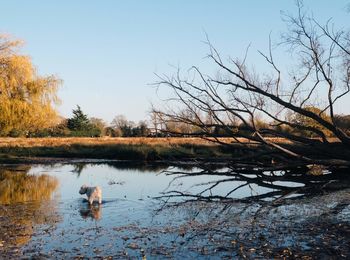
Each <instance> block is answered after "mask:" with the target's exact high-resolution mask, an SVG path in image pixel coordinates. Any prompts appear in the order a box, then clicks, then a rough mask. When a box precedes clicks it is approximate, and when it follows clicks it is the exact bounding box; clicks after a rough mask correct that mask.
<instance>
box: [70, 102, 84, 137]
mask: <svg viewBox="0 0 350 260" xmlns="http://www.w3.org/2000/svg"><path fill="white" fill-rule="evenodd" d="M89 125H90V121H89V118H88V116H87V115H86V114H84V113H83V111H82V110H81V108H80V106H79V105H77V108H76V109H73V117H72V118H69V119H68V122H67V126H68V128H69V129H70V130H71V131H86V130H87V129H88V128H89Z"/></svg>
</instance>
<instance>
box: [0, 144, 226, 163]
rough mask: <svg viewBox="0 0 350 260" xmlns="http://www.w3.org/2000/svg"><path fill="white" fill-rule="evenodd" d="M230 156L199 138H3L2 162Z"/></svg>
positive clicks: (184, 158) (148, 159) (211, 158)
mask: <svg viewBox="0 0 350 260" xmlns="http://www.w3.org/2000/svg"><path fill="white" fill-rule="evenodd" d="M231 140H232V139H228V138H226V139H222V140H221V141H224V142H231ZM230 156H231V153H230V152H228V151H225V150H224V148H223V147H222V146H219V145H217V144H215V143H213V142H210V141H206V140H203V139H200V138H0V161H2V162H11V161H18V160H24V159H28V158H39V157H40V158H88V159H111V160H142V161H155V160H188V159H193V158H199V159H204V160H217V159H225V158H226V159H227V158H228V157H230Z"/></svg>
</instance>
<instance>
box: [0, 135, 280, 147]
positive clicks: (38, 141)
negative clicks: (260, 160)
mask: <svg viewBox="0 0 350 260" xmlns="http://www.w3.org/2000/svg"><path fill="white" fill-rule="evenodd" d="M219 140H220V141H221V142H226V143H231V142H233V139H232V138H219ZM240 141H242V142H248V141H247V140H246V139H244V138H240ZM273 141H277V142H285V141H286V140H284V139H282V138H273ZM75 144H80V145H118V144H120V145H151V146H159V145H164V146H168V145H183V144H189V145H216V144H215V143H213V142H211V141H208V140H204V139H202V138H197V137H196V138H187V137H186V138H183V137H168V138H154V137H114V138H111V137H101V138H89V137H64V138H63V137H56V138H0V147H40V146H46V147H47V146H52V147H55V146H69V145H75Z"/></svg>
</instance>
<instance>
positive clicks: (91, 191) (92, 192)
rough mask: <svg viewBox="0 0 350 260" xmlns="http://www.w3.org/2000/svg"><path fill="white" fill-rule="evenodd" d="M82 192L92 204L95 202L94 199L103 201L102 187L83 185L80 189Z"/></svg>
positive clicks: (99, 201)
mask: <svg viewBox="0 0 350 260" xmlns="http://www.w3.org/2000/svg"><path fill="white" fill-rule="evenodd" d="M79 193H80V194H86V196H87V197H88V201H89V203H90V205H92V203H93V202H94V200H98V203H99V204H101V203H102V191H101V188H100V187H98V186H96V187H88V186H86V185H83V186H81V188H80V190H79Z"/></svg>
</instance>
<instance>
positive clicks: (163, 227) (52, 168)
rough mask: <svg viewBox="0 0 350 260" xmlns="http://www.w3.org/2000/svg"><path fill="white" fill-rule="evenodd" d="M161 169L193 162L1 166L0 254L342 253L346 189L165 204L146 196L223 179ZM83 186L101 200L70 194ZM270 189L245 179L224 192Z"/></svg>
mask: <svg viewBox="0 0 350 260" xmlns="http://www.w3.org/2000/svg"><path fill="white" fill-rule="evenodd" d="M164 170H172V171H186V172H195V170H196V169H187V170H184V169H179V168H170V169H169V168H168V167H164V166H152V167H145V166H143V167H136V166H133V165H128V166H125V165H123V166H121V165H110V164H89V163H76V164H56V165H25V166H23V165H22V166H12V167H2V168H1V170H0V174H2V175H0V176H2V177H0V180H1V184H0V185H1V186H0V188H1V192H0V210H1V211H2V212H4V213H3V214H2V215H1V217H0V227H1V230H2V231H3V232H2V233H1V234H0V256H5V257H10V256H13V257H19V258H21V257H40V256H41V257H44V258H62V257H78V258H79V257H81V258H83V257H103V258H127V257H139V258H141V257H148V258H164V257H171V258H174V257H175V258H184V257H185V258H191V257H192V258H210V259H212V258H232V257H242V258H243V257H264V258H272V257H278V256H280V257H283V256H288V255H289V256H291V254H293V256H295V255H298V254H299V256H302V255H306V256H308V255H309V256H314V255H322V254H324V255H330V254H334V255H336V256H338V257H340V258H341V257H346V256H347V254H348V253H349V248H348V244H349V237H350V236H348V235H350V233H349V219H350V208H349V198H350V195H349V191H348V190H343V191H340V192H336V193H332V194H325V195H323V196H319V197H313V198H310V199H301V200H297V201H293V202H290V203H286V204H283V205H278V206H276V205H262V204H259V203H250V204H249V203H248V204H247V203H241V202H236V203H234V202H230V203H228V202H225V203H224V202H222V203H219V202H215V203H214V202H205V201H198V200H193V199H191V200H192V201H191V202H187V203H184V204H181V203H179V204H176V206H172V207H168V206H169V204H168V203H164V200H160V199H154V198H155V197H159V196H161V195H162V194H163V192H164V191H172V190H175V191H181V192H182V194H190V193H191V194H193V193H195V194H197V193H198V192H200V191H203V190H205V187H207V186H208V185H209V186H211V185H212V183H213V182H214V181H218V180H219V181H220V180H224V179H225V178H227V177H225V176H213V175H204V176H203V175H201V176H193V177H184V178H178V179H175V180H174V177H173V176H168V175H166V174H165V173H164ZM203 183H204V184H205V185H198V184H203ZM83 184H87V185H89V186H96V185H98V186H100V187H101V188H102V192H103V202H102V205H98V204H95V205H93V206H92V207H90V206H89V205H88V203H87V201H86V199H85V197H84V196H82V195H80V194H79V193H78V191H79V188H80V186H81V185H83ZM289 185H292V184H289ZM293 185H300V184H293ZM239 186H242V182H240V181H230V182H222V183H221V184H220V185H217V186H215V187H213V188H212V189H211V190H208V191H206V192H204V193H203V195H213V194H215V195H224V194H227V193H228V192H230V191H232V189H234V188H235V187H239ZM5 188H6V189H5ZM271 191H273V190H270V189H268V188H266V187H265V188H264V187H259V186H258V185H254V184H252V185H247V186H244V187H242V188H241V189H238V190H237V191H235V192H233V193H232V195H231V197H232V198H244V197H247V196H252V195H260V194H264V193H267V192H271ZM175 201H177V202H183V198H175ZM171 205H173V204H171ZM325 230H326V231H325ZM335 234H336V235H337V237H336V239H334V238H333V240H331V239H330V238H332V237H333V236H334V235H335ZM321 246H322V247H321ZM330 250H331V251H330ZM327 252H328V253H327Z"/></svg>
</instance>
